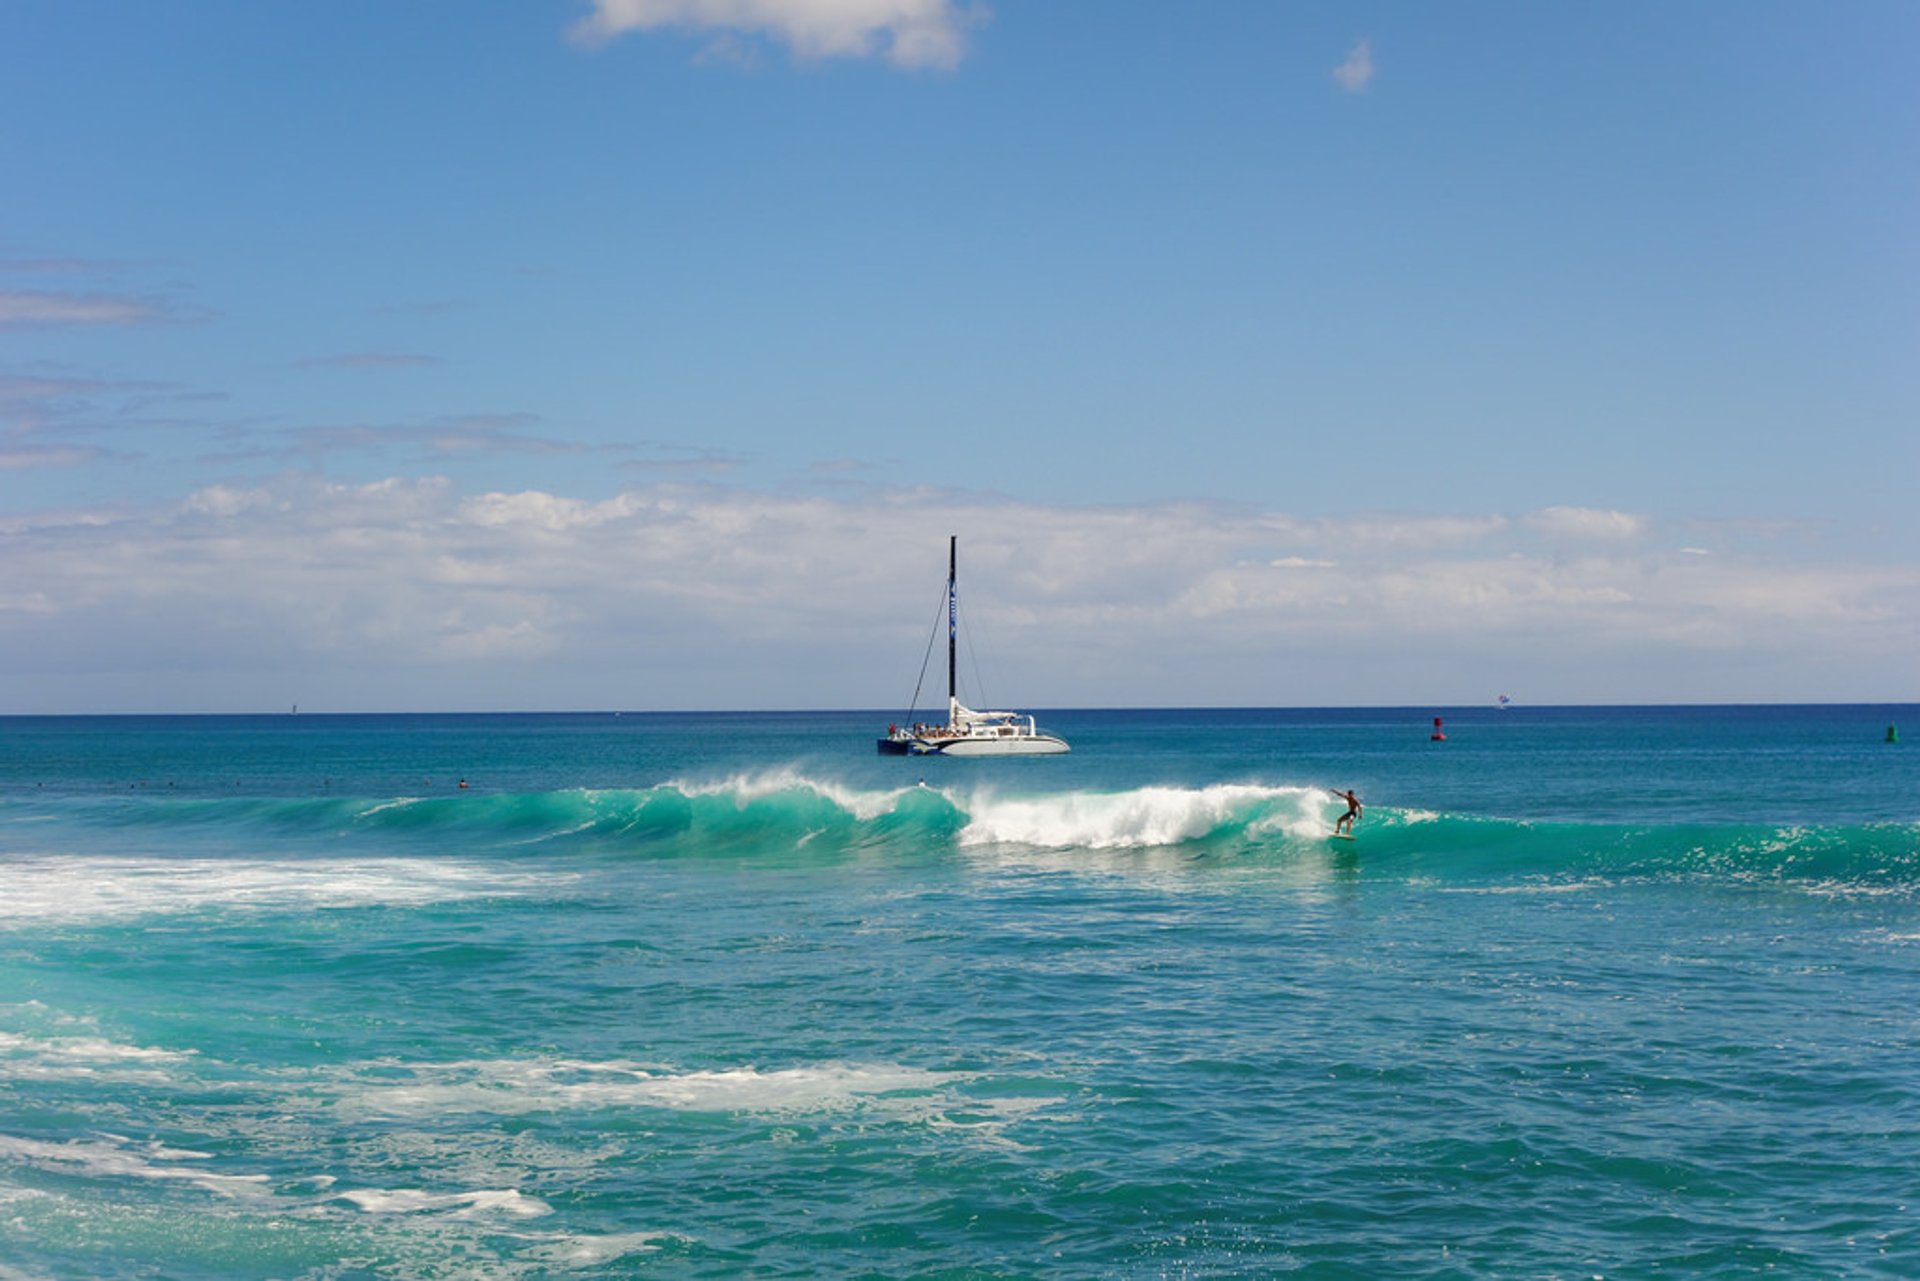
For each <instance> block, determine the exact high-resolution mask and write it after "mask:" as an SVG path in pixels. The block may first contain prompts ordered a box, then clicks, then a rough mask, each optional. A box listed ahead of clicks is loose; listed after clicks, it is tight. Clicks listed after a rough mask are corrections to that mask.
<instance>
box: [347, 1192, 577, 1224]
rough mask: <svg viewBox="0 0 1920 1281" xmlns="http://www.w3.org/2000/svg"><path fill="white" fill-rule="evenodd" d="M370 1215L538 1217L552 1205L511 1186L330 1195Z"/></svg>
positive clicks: (551, 1210) (464, 1217)
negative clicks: (451, 1190)
mask: <svg viewBox="0 0 1920 1281" xmlns="http://www.w3.org/2000/svg"><path fill="white" fill-rule="evenodd" d="M330 1199H332V1200H335V1201H345V1202H347V1203H348V1204H349V1205H352V1206H353V1207H354V1208H356V1209H359V1210H364V1211H365V1212H366V1213H368V1214H436V1215H443V1216H444V1217H446V1218H449V1219H478V1218H511V1219H537V1218H539V1217H540V1216H541V1215H545V1214H552V1213H553V1207H552V1206H550V1205H548V1204H547V1203H546V1202H545V1201H542V1200H541V1199H540V1198H538V1197H530V1196H527V1195H525V1194H524V1193H521V1192H517V1191H515V1190H514V1189H512V1188H488V1189H481V1190H479V1191H474V1192H424V1191H421V1190H419V1189H417V1188H392V1189H389V1188H359V1189H356V1190H355V1191H352V1192H342V1193H339V1194H338V1195H336V1196H334V1197H332V1198H330Z"/></svg>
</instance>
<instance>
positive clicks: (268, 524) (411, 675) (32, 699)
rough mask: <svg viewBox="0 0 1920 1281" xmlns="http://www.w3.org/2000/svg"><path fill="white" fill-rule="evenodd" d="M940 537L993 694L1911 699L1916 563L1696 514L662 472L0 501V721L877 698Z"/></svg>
mask: <svg viewBox="0 0 1920 1281" xmlns="http://www.w3.org/2000/svg"><path fill="white" fill-rule="evenodd" d="M950 532H951V533H957V534H959V536H960V539H961V583H962V599H963V606H964V610H965V613H964V620H965V621H966V622H967V624H968V631H969V634H970V635H971V636H972V637H973V638H974V640H975V642H976V644H977V645H978V646H979V648H980V650H981V654H982V657H983V660H984V661H985V662H986V665H987V670H989V671H991V672H995V673H997V675H996V676H994V677H993V678H991V679H990V683H989V688H988V689H987V690H985V691H983V692H984V693H985V694H987V695H988V696H989V697H991V698H995V699H999V700H1001V701H1009V702H1013V701H1018V702H1024V703H1028V704H1043V705H1048V706H1129V705H1142V704H1161V705H1165V704H1182V703H1186V704H1216V703H1226V704H1241V705H1313V704H1333V703H1359V702H1367V703H1382V702H1405V703H1414V704H1418V703H1425V702H1444V701H1478V700H1479V699H1480V698H1481V697H1482V696H1484V697H1488V698H1490V697H1491V696H1492V693H1494V692H1498V691H1500V690H1504V689H1507V688H1509V687H1518V689H1519V690H1520V691H1521V696H1523V697H1526V698H1528V699H1529V700H1530V701H1534V702H1551V701H1560V702H1590V701H1625V702H1631V701H1653V702H1660V701H1687V700H1689V699H1698V700H1699V701H1769V700H1772V699H1781V700H1789V701H1791V700H1798V699H1820V698H1832V699H1838V700H1851V699H1861V700H1871V699H1876V698H1878V699H1885V698H1890V697H1898V696H1911V694H1912V683H1911V679H1910V671H1911V669H1910V664H1909V663H1908V662H1907V661H1906V659H1905V658H1904V657H1903V654H1904V650H1905V648H1906V646H1907V644H1908V641H1909V640H1910V638H1911V636H1912V635H1913V634H1914V632H1915V628H1916V625H1917V624H1920V570H1916V569H1914V568H1913V567H1910V566H1902V565H1891V566H1889V565H1860V564H1853V565H1849V564H1831V563H1826V564H1807V563H1799V562H1791V561H1786V560H1783V559H1782V558H1780V557H1779V556H1773V557H1767V556H1763V555H1757V554H1755V553H1754V552H1752V551H1750V550H1746V549H1743V548H1741V547H1739V546H1738V545H1730V546H1728V547H1727V548H1725V549H1719V550H1714V549H1706V548H1702V547H1701V546H1699V545H1698V544H1699V543H1700V541H1701V534H1702V531H1701V530H1700V529H1699V528H1691V527H1690V528H1687V529H1685V530H1684V531H1680V530H1676V531H1673V537H1672V538H1671V539H1667V538H1664V537H1662V536H1661V531H1659V530H1657V529H1656V528H1654V527H1653V526H1652V524H1651V523H1650V522H1648V521H1646V520H1645V519H1644V518H1643V517H1639V516H1635V515H1633V514H1630V513H1623V512H1610V511H1605V510H1596V509H1582V508H1566V507H1559V508H1548V509H1543V510H1542V511H1538V512H1528V513H1519V514H1504V513H1487V514H1478V515H1475V514H1467V515H1440V516H1433V515H1390V514H1375V515H1369V516H1357V517H1351V518H1349V517H1338V518H1303V517H1297V516H1290V515H1287V514H1284V513H1277V512H1261V511H1242V510H1228V509H1221V508H1216V507H1210V506H1205V505H1198V504H1167V505H1156V506H1138V507H1104V508H1069V507H1050V506H1044V505H1039V504H1033V503H1021V502H1014V501H1008V500H997V499H990V498H980V497H970V496H966V495H957V494H951V493H943V492H936V491H925V490H915V491H895V492H886V493H879V494H874V495H869V496H867V497H866V498H864V499H862V500H860V501H851V500H845V499H837V498H827V497H819V496H793V495H779V494H768V493H760V492H754V491H749V490H745V489H738V488H728V487H723V486H718V485H706V486H701V485H688V484H656V485H650V486H644V487H636V488H630V489H627V490H625V491H624V492H622V493H620V494H618V495H617V496H615V497H612V498H608V499H604V500H588V499H581V498H571V497H568V496H565V495H561V494H555V493H548V492H543V491H539V490H525V491H520V492H489V493H481V494H472V495H468V494H462V493H461V492H460V491H459V490H458V489H457V488H456V487H455V486H454V485H453V484H452V483H451V482H449V481H447V480H444V479H441V478H435V477H426V478H391V479H387V480H383V481H380V482H377V483H372V484H340V483H332V482H326V481H322V480H319V479H317V478H312V477H304V476H289V477H286V478H283V479H281V480H279V481H276V482H274V483H271V484H267V485H261V486H256V487H246V488H241V487H223V486H211V487H207V488H203V489H200V490H198V491H196V492H195V493H193V494H192V495H191V496H190V497H188V498H187V499H186V500H185V501H183V502H181V503H179V504H177V505H174V506H171V507H166V508H156V509H150V510H144V511H121V512H111V513H110V512H66V513H59V512H41V513H37V514H34V515H29V516H15V517H11V518H8V519H6V520H5V521H4V522H0V538H4V540H5V541H6V543H7V545H8V549H9V550H8V564H9V569H8V572H7V574H6V576H5V579H4V585H3V587H0V661H4V662H5V663H6V665H7V667H8V669H9V670H10V671H12V672H13V673H14V674H15V676H16V680H15V682H14V683H13V684H12V686H11V688H10V689H9V691H8V692H7V693H6V694H5V695H0V700H4V705H0V711H111V710H244V709H245V708H247V707H248V706H262V707H274V706H282V705H284V704H285V703H286V702H290V701H298V702H300V703H301V704H302V705H303V706H304V707H309V708H312V709H314V710H321V709H323V708H331V709H335V710H381V709H389V708H390V709H394V710H429V709H435V708H449V709H474V710H478V709H486V708H510V707H525V708H540V707H551V708H570V707H631V708H701V707H742V708H751V707H768V708H778V707H832V706H881V707H889V706H893V705H895V704H897V703H904V702H905V698H906V695H907V693H908V692H909V691H910V681H911V678H912V675H913V671H912V669H913V668H914V667H915V666H916V665H917V664H918V662H919V657H918V656H919V655H921V653H922V652H923V650H924V648H925V645H926V641H927V635H928V628H929V626H930V620H931V619H932V618H933V616H934V614H935V613H936V612H937V606H938V604H939V597H940V594H941V591H942V588H943V579H944V575H945V546H944V544H945V538H946V535H947V534H948V533H950ZM1736 542H1737V540H1736ZM1703 550H1714V554H1712V555H1701V554H1700V553H1701V552H1702V551H1703ZM1655 672H1658V673H1659V675H1658V676H1655V675H1653V673H1655ZM29 691H32V692H31V693H30V692H29Z"/></svg>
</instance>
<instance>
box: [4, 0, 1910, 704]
mask: <svg viewBox="0 0 1920 1281" xmlns="http://www.w3.org/2000/svg"><path fill="white" fill-rule="evenodd" d="M1917 55H1920V6H1915V5H1913V4H1911V3H1908V2H1907V0H1858V2H1855V3H1848V4H1844V5H1817V4H1809V3H1775V2H1769V0H1759V2H1757V3H1744V4H1740V5H1737V6H1736V5H1726V4H1677V5H1675V4H1655V3H1651V2H1644V3H1624V4H1613V5H1579V6H1569V5H1541V4H1532V3H1492V2H1488V0H1463V2H1462V3H1457V4H1447V5H1435V4H1428V3H1412V2H1409V3H1365V2H1362V3H1350V4H1340V5H1283V4H1272V3H1266V2H1265V0H1258V2H1255V0H1214V2H1211V3H1208V4H1205V5H1174V4H1167V3H1147V2H1146V0H997V2H996V3H994V4H992V5H991V6H989V5H986V4H982V3H974V2H971V0H524V2H521V3H477V4H452V3H424V4H402V5H396V4H390V3H381V2H377V0H335V2H332V3H328V4H313V3H293V2H292V0H197V2H196V3H194V4H191V5H154V4H150V3H146V2H145V0H90V2H89V3H87V4H73V3H71V2H70V0H13V3H10V4H9V5H7V6H6V8H5V9H4V11H0V713H68V712H73V713H80V712H159V711H167V712H240V711H274V710H284V709H286V708H288V707H289V706H291V705H293V704H296V703H297V704H298V705H299V706H300V707H301V709H302V710H303V711H384V710H392V711H436V710H446V711H464V710H474V711H479V710H542V709H552V710H570V709H581V710H585V709H609V708H624V709H664V710H680V709H735V708H740V709H783V708H835V707H848V708H875V709H900V710H904V709H905V708H906V707H907V704H908V702H909V701H910V699H911V696H912V693H913V690H914V687H915V683H916V680H917V678H918V675H919V671H920V665H921V661H922V657H923V655H924V653H925V650H926V645H927V640H928V637H929V634H930V629H931V628H932V626H933V624H934V619H935V616H936V614H937V612H938V609H939V606H940V602H941V599H942V595H943V593H944V579H945V571H946V542H947V538H948V536H949V535H957V536H958V537H959V539H960V561H961V566H960V590H961V599H962V616H963V621H964V622H965V623H966V625H967V637H968V642H969V645H970V649H971V653H972V656H973V657H972V667H970V670H972V669H973V668H977V670H978V672H979V674H980V678H981V679H980V681H979V683H978V687H977V688H975V689H973V690H971V691H970V692H971V693H972V694H973V695H974V697H975V698H976V699H977V701H981V702H989V703H994V704H997V705H1012V706H1019V707H1042V708H1063V707H1127V706H1207V705H1228V706H1344V705H1389V706H1426V705H1448V706H1452V705H1462V704H1482V703H1490V702H1492V701H1493V700H1494V699H1495V698H1496V697H1497V696H1498V695H1499V694H1502V693H1508V694H1511V696H1512V697H1513V699H1514V701H1515V702H1517V703H1521V704H1526V703H1532V704H1560V703H1610V702H1611V703H1691V702H1776V701H1781V702H1797V701H1847V702H1856V701H1857V702H1893V701H1914V700H1920V501H1916V498H1917V497H1920V234H1916V228H1920V78H1916V76H1915V75H1914V67H1915V65H1916V61H1917ZM929 682H930V684H931V685H938V683H939V680H938V678H937V677H934V676H930V677H929ZM920 706H921V707H923V708H924V707H925V706H926V702H925V699H924V698H923V699H922V702H921V704H920Z"/></svg>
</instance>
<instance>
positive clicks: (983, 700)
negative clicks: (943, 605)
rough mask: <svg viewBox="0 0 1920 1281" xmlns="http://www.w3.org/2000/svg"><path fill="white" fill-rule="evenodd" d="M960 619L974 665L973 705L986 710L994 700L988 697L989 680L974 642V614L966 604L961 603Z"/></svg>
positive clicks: (975, 708)
mask: <svg viewBox="0 0 1920 1281" xmlns="http://www.w3.org/2000/svg"><path fill="white" fill-rule="evenodd" d="M960 619H961V621H962V622H963V623H964V624H965V626H963V627H962V628H961V629H960V631H961V634H962V635H963V636H964V638H965V643H966V647H967V661H968V662H969V663H971V664H972V665H973V693H972V696H971V697H972V698H973V699H974V700H975V701H974V702H973V704H972V706H973V708H974V710H975V711H984V710H985V709H987V708H989V707H992V706H993V700H992V699H991V698H988V697H987V682H986V679H985V678H984V677H982V676H981V675H980V651H979V649H978V648H976V647H975V645H974V643H973V633H974V625H973V615H971V614H969V613H967V607H966V606H965V605H960Z"/></svg>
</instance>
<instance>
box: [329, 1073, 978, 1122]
mask: <svg viewBox="0 0 1920 1281" xmlns="http://www.w3.org/2000/svg"><path fill="white" fill-rule="evenodd" d="M387 1070H388V1071H395V1070H398V1069H393V1068H389V1069H387ZM404 1071H405V1073H406V1076H405V1079H403V1080H390V1079H385V1078H382V1079H380V1080H377V1081H366V1082H363V1083H361V1084H360V1085H359V1088H357V1089H356V1090H354V1091H353V1092H352V1094H351V1095H349V1096H348V1097H346V1098H343V1099H342V1101H341V1104H340V1106H341V1108H342V1109H344V1110H347V1111H358V1112H363V1113H366V1114H368V1115H374V1116H393V1117H399V1116H416V1115H444V1114H446V1113H450V1112H472V1113H488V1114H495V1115H498V1114H517V1113H526V1112H546V1111H563V1110H574V1109H586V1110H597V1109H606V1108H669V1109H673V1110H675V1111H685V1112H769V1113H806V1112H835V1111H843V1110H847V1109H850V1108H856V1107H880V1108H884V1109H891V1110H895V1111H900V1110H911V1111H924V1110H925V1107H924V1103H925V1099H926V1097H927V1096H928V1095H930V1094H932V1093H934V1092H936V1091H939V1090H941V1089H943V1088H944V1087H945V1086H947V1085H948V1084H949V1083H951V1082H952V1081H954V1080H955V1079H956V1077H955V1074H953V1073H941V1072H930V1071H926V1070H923V1069H919V1068H907V1067H899V1066H896V1065H891V1064H845V1063H830V1064H823V1065H819V1066H814V1067H800V1068H783V1069H777V1070H774V1071H768V1072H763V1071H760V1070H759V1069H757V1068H751V1067H748V1068H732V1069H727V1070H723V1071H713V1072H670V1071H662V1070H658V1069H656V1068H651V1067H647V1066H643V1065H640V1064H635V1063H625V1062H618V1061H615V1062H601V1063H588V1062H580V1061H577V1060H571V1059H485V1060H476V1061H470V1062H460V1063H445V1064H413V1065H408V1066H407V1067H406V1068H405V1069H404ZM915 1100H918V1101H915Z"/></svg>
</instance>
